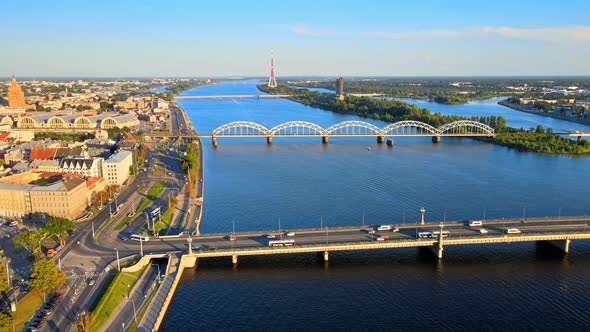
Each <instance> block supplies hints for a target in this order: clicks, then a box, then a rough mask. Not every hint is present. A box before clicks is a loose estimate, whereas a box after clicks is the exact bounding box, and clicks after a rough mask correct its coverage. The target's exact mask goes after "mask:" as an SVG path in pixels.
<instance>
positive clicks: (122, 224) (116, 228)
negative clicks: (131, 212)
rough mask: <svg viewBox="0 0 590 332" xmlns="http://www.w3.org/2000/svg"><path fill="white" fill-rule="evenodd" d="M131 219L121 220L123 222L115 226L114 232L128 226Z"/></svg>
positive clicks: (126, 217)
mask: <svg viewBox="0 0 590 332" xmlns="http://www.w3.org/2000/svg"><path fill="white" fill-rule="evenodd" d="M131 218H133V217H128V216H125V218H123V220H121V221H120V222H119V223H118V224H117V226H115V230H116V231H119V230H121V229H123V228H125V227H126V226H127V224H129V222H130V221H131Z"/></svg>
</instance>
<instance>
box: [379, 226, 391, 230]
mask: <svg viewBox="0 0 590 332" xmlns="http://www.w3.org/2000/svg"><path fill="white" fill-rule="evenodd" d="M377 230H378V231H390V230H391V226H390V225H379V227H377Z"/></svg>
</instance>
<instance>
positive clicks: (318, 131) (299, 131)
mask: <svg viewBox="0 0 590 332" xmlns="http://www.w3.org/2000/svg"><path fill="white" fill-rule="evenodd" d="M268 132H269V134H270V135H289V136H305V135H324V133H325V130H324V128H322V127H320V126H318V125H317V124H315V123H311V122H308V121H288V122H285V123H281V124H279V125H276V126H274V127H272V128H270V129H269V130H268Z"/></svg>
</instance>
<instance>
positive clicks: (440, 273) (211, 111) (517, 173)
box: [163, 81, 590, 331]
mask: <svg viewBox="0 0 590 332" xmlns="http://www.w3.org/2000/svg"><path fill="white" fill-rule="evenodd" d="M252 93H259V91H258V90H257V89H256V86H255V82H254V81H241V82H233V83H224V84H218V85H210V86H203V87H198V88H195V89H192V90H190V91H187V92H185V94H189V95H191V94H192V95H218V94H252ZM414 102H416V101H414ZM180 103H181V105H182V106H183V108H184V109H185V110H186V111H187V112H188V114H189V116H190V118H191V120H192V122H193V125H194V126H195V128H196V130H197V131H198V132H200V133H210V132H211V131H212V130H213V129H214V128H216V127H218V126H220V125H222V124H224V123H227V122H230V121H236V120H247V121H254V122H257V123H260V124H262V125H265V126H267V127H272V126H274V125H277V124H279V123H282V122H285V121H290V120H306V121H311V122H314V123H316V124H318V125H320V126H323V127H327V126H329V125H332V124H334V123H338V122H341V121H346V120H363V121H367V122H371V123H373V124H375V125H377V126H379V127H383V126H385V125H386V123H383V122H380V121H374V120H368V119H361V118H359V117H356V116H350V115H341V114H335V113H331V112H326V111H322V110H318V109H314V108H311V107H306V106H303V105H300V104H298V103H295V102H292V101H288V100H284V99H267V100H255V99H243V100H237V99H236V100H231V99H230V100H228V99H218V100H182V101H181V102H180ZM436 105H438V104H436ZM430 106H434V105H430ZM443 106H445V108H444V109H445V110H444V112H445V114H460V115H467V114H468V115H494V113H492V114H488V113H486V112H491V111H490V109H492V110H495V111H498V112H504V113H503V114H498V113H495V115H504V116H505V117H506V118H507V120H508V123H509V124H511V125H514V126H517V125H516V123H523V124H525V123H526V126H525V125H522V126H525V127H530V126H536V125H537V124H539V123H540V124H543V125H544V126H545V127H554V128H572V124H570V123H568V122H564V121H559V120H555V119H550V118H545V117H540V116H535V115H531V114H526V113H521V112H517V111H512V110H509V109H506V108H504V107H502V106H497V105H495V102H494V100H488V101H482V102H478V103H471V104H467V105H453V106H447V105H443ZM432 108H434V107H432ZM433 110H434V111H441V112H443V111H442V110H441V109H433ZM574 125H575V124H574ZM560 126H562V127H560ZM577 126H579V125H577ZM575 128H577V127H575ZM395 142H396V144H395V147H393V148H389V147H386V146H384V145H378V144H376V142H375V141H374V140H373V139H371V138H362V139H341V138H331V139H330V144H327V145H323V144H321V141H320V140H319V139H275V140H274V144H272V145H270V146H269V145H267V144H266V142H265V140H264V139H219V147H218V148H217V149H214V148H213V147H212V146H211V144H210V142H207V141H204V142H203V143H204V163H205V165H204V167H205V206H204V215H203V222H202V225H201V231H202V232H205V233H209V232H229V231H231V227H232V221H234V222H235V225H236V230H237V231H246V230H265V229H277V228H278V220H279V218H280V222H281V227H282V228H283V229H293V228H299V227H319V226H320V216H321V217H322V222H323V225H324V226H326V225H327V226H328V227H334V226H340V225H355V224H361V222H363V221H362V220H363V215H364V222H365V223H367V224H379V223H385V222H387V223H404V222H406V223H414V222H416V221H417V220H418V218H419V209H420V208H421V207H425V208H426V210H427V213H426V219H427V220H443V219H446V220H457V219H464V218H482V217H484V214H485V217H486V218H509V217H519V216H522V215H523V214H525V215H526V216H547V215H558V214H561V215H588V214H590V186H589V180H588V175H589V173H590V157H589V156H554V155H544V154H535V153H523V152H517V151H515V150H512V149H509V148H506V147H501V146H495V145H490V144H485V143H481V142H478V141H474V140H471V139H453V138H443V139H442V142H441V143H440V144H433V143H431V142H430V139H429V138H396V139H395ZM368 148H370V149H368ZM589 254H590V243H588V242H585V241H578V242H574V243H573V244H572V252H571V253H570V254H569V255H568V256H564V255H562V254H561V253H559V252H558V251H556V250H553V248H551V247H547V246H545V245H542V244H535V243H525V244H517V245H491V246H472V247H460V248H448V249H446V250H445V258H444V259H443V261H442V262H437V261H436V260H434V259H433V256H432V255H431V254H430V253H429V252H427V251H423V250H415V249H396V250H384V251H378V252H374V251H371V252H354V253H333V254H332V255H331V257H330V262H329V263H328V264H324V263H323V261H320V260H319V259H318V258H317V257H316V256H315V255H311V254H310V255H297V256H292V257H270V258H269V257H263V258H255V257H249V258H248V257H245V258H240V263H239V267H237V268H232V266H231V262H230V261H228V260H226V259H219V260H201V261H200V262H199V266H198V270H195V271H188V272H185V275H184V276H183V278H182V280H181V283H180V285H179V287H178V289H177V293H176V295H175V297H174V300H173V302H172V305H171V307H170V310H169V312H168V314H167V316H166V319H165V321H164V325H163V330H164V331H167V330H183V331H193V330H261V329H270V330H358V329H369V330H392V329H409V330H418V329H424V328H430V329H433V328H441V329H442V330H463V329H488V330H496V329H504V330H522V329H538V330H548V329H557V328H560V329H563V328H568V327H569V328H577V329H579V328H583V327H586V328H587V327H589V324H590V294H589V293H588V287H587V285H586V281H585V280H586V277H587V275H588V273H589V272H590V258H589V256H588V255H589Z"/></svg>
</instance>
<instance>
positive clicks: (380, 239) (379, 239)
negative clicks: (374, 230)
mask: <svg viewBox="0 0 590 332" xmlns="http://www.w3.org/2000/svg"><path fill="white" fill-rule="evenodd" d="M377 241H385V238H382V237H378V238H377Z"/></svg>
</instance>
